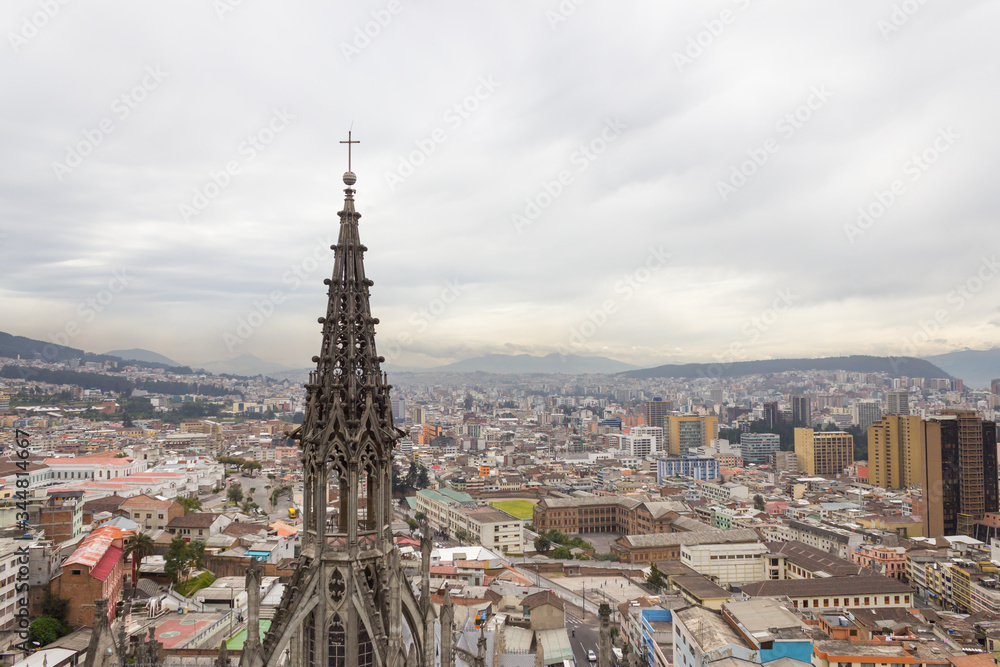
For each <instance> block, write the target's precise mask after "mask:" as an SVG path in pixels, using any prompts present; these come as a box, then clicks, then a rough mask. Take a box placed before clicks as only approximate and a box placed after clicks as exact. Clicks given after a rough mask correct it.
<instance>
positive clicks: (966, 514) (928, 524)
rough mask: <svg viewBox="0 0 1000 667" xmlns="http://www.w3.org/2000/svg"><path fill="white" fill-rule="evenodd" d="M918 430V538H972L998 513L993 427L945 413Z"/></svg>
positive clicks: (960, 413) (969, 415) (962, 413)
mask: <svg viewBox="0 0 1000 667" xmlns="http://www.w3.org/2000/svg"><path fill="white" fill-rule="evenodd" d="M923 426H924V436H923V440H924V443H925V446H924V448H923V451H924V460H923V468H924V475H923V480H922V487H923V494H924V495H923V500H924V537H938V536H941V535H972V533H973V531H974V528H975V522H976V521H978V520H981V519H982V518H983V517H984V516H985V515H986V513H988V512H997V509H998V508H997V503H998V488H997V435H996V423H995V422H989V421H983V420H982V419H980V418H979V416H978V415H977V413H976V412H974V411H971V410H948V411H945V414H942V415H940V416H937V417H932V418H931V419H929V420H927V421H925V422H923Z"/></svg>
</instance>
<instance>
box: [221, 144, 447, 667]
mask: <svg viewBox="0 0 1000 667" xmlns="http://www.w3.org/2000/svg"><path fill="white" fill-rule="evenodd" d="M343 143H347V144H348V150H350V148H351V147H352V145H353V144H356V143H358V142H356V141H354V140H353V139H351V138H350V134H348V141H347V142H343ZM349 168H350V167H349ZM356 182H357V176H356V175H355V174H354V172H352V171H348V172H347V173H345V174H344V185H346V186H347V188H346V189H345V190H344V207H343V210H341V211H340V213H339V214H338V215H339V217H340V232H339V235H338V238H337V243H336V245H334V246H332V249H333V250H334V251H335V254H334V262H333V264H334V265H333V274H332V275H331V277H330V278H327V279H326V280H325V281H324V282H325V284H326V285H327V287H328V292H327V294H328V299H327V305H326V314H325V316H324V317H321V318H319V323H320V324H321V325H322V344H321V346H320V353H319V354H318V355H316V356H315V357H313V362H314V363H315V364H316V370H314V371H312V372H311V373H310V374H309V382H308V383H307V384H306V406H305V418H304V420H303V423H302V426H300V427H299V428H298V429H296V431H295V432H294V433H293V434H292V437H293V438H295V439H297V440H298V441H299V442H300V445H301V457H302V472H303V494H302V495H303V502H302V520H303V525H302V540H301V545H302V548H301V552H300V555H299V558H298V562H297V564H296V567H295V572H294V573H293V575H292V580H291V582H290V583H289V585H288V586H287V587H286V588H285V592H284V594H283V595H282V600H281V604H280V605H279V610H278V612H277V613H276V615H275V618H274V620H273V622H272V624H271V627H270V628H269V629H268V633H267V637H265V639H264V642H263V646H262V647H261V648H260V649H257V648H256V647H252V648H253V650H247V648H246V647H244V650H243V653H242V655H241V662H240V664H241V666H242V667H277V666H278V665H290V666H291V667H319V666H320V665H335V666H343V665H350V666H351V667H355V666H356V667H404V664H405V667H433V664H434V659H433V658H434V625H433V621H432V622H431V625H430V630H429V631H428V630H427V624H426V621H427V619H428V618H431V619H432V618H433V616H432V614H431V613H426V614H425V613H423V612H424V610H423V608H422V607H421V606H420V604H419V603H418V601H417V599H416V596H415V595H414V591H413V590H412V589H411V587H410V585H409V581H408V580H407V578H406V574H405V572H404V571H403V569H402V566H401V563H400V561H399V554H398V550H397V548H396V545H395V543H394V542H393V537H392V505H393V501H392V496H391V489H392V456H393V449H394V447H395V445H396V442H397V441H398V440H399V438H400V437H401V436H403V435H404V433H403V432H402V431H400V430H399V429H397V428H396V427H395V426H394V424H393V419H392V404H391V401H390V398H389V391H390V389H391V387H390V386H389V384H388V381H387V379H386V376H385V375H384V374H383V373H382V370H381V367H380V364H381V363H382V362H383V361H385V360H384V359H383V358H381V357H379V356H378V353H377V352H376V350H375V325H376V324H378V320H376V319H375V318H374V317H372V315H371V307H370V305H369V291H368V290H369V288H370V287H371V286H372V284H373V283H372V281H371V280H369V279H368V277H367V275H365V267H364V253H365V251H366V250H367V248H365V246H363V245H362V244H361V238H360V235H359V232H358V220H359V219H360V218H361V214H360V213H358V212H357V210H356V209H355V205H354V195H355V190H354V184H355V183H356ZM334 498H336V500H334ZM258 583H259V582H258ZM428 601H429V596H428ZM404 625H405V626H406V627H408V629H409V632H405V631H404ZM404 636H409V637H410V638H411V639H412V641H411V642H410V643H409V645H408V647H407V646H406V645H404V643H403V641H402V638H403V637H404ZM428 655H429V659H428ZM409 656H419V657H416V658H415V659H414V660H412V661H410V660H409V659H408V657H409Z"/></svg>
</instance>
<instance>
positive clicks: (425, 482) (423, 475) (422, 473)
mask: <svg viewBox="0 0 1000 667" xmlns="http://www.w3.org/2000/svg"><path fill="white" fill-rule="evenodd" d="M430 485H431V480H430V476H429V475H428V474H427V466H420V468H419V469H418V470H417V486H416V488H418V489H426V488H427V487H428V486H430Z"/></svg>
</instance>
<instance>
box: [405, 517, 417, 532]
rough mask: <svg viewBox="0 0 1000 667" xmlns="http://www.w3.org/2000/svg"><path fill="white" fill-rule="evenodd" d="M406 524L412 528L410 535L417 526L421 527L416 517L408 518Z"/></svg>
mask: <svg viewBox="0 0 1000 667" xmlns="http://www.w3.org/2000/svg"><path fill="white" fill-rule="evenodd" d="M406 525H407V526H409V528H410V535H412V534H413V531H415V530H416V529H417V528H420V524H419V523H417V521H416V520H414V519H407V520H406Z"/></svg>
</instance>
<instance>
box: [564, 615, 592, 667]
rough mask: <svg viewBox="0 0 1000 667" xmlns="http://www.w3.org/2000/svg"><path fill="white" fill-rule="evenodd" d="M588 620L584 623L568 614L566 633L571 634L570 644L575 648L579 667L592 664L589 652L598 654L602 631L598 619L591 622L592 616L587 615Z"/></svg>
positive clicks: (574, 652) (574, 655) (574, 651)
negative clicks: (588, 656)
mask: <svg viewBox="0 0 1000 667" xmlns="http://www.w3.org/2000/svg"><path fill="white" fill-rule="evenodd" d="M577 612H579V610H577ZM587 619H588V621H587V622H582V621H580V619H579V618H577V617H575V616H570V615H569V614H566V632H568V633H569V643H570V645H571V646H572V647H573V657H574V658H576V664H577V667H587V665H589V664H590V663H589V662H588V661H587V651H593V652H594V653H597V643H598V640H599V635H600V629H599V628H598V625H597V619H593V620H590V619H591V616H590V614H588V615H587ZM574 633H575V634H576V636H575V637H574V636H573V635H574Z"/></svg>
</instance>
